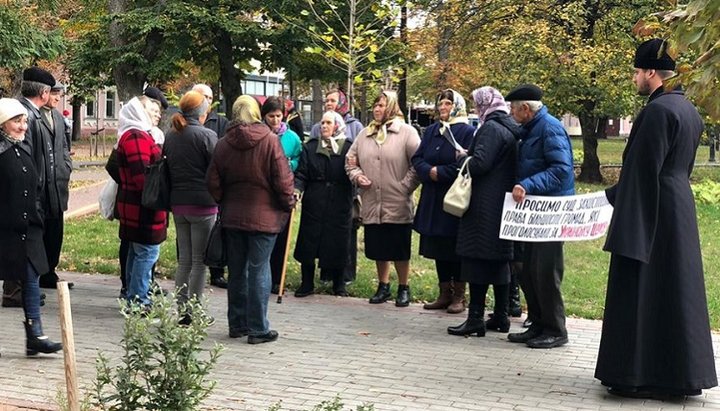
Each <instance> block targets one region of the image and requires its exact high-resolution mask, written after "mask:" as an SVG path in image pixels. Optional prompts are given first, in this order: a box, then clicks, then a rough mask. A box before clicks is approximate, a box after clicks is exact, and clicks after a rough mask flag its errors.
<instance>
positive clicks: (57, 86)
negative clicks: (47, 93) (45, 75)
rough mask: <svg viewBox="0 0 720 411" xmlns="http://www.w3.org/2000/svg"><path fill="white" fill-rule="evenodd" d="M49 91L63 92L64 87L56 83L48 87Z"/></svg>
mask: <svg viewBox="0 0 720 411" xmlns="http://www.w3.org/2000/svg"><path fill="white" fill-rule="evenodd" d="M50 90H52V91H58V90H61V91H62V90H65V85H64V84H63V83H61V82H59V81H58V82H56V83H55V84H53V85H52V86H51V87H50Z"/></svg>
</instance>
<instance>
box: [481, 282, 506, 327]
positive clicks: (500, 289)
mask: <svg viewBox="0 0 720 411" xmlns="http://www.w3.org/2000/svg"><path fill="white" fill-rule="evenodd" d="M509 290H510V286H509V285H507V284H504V285H497V284H493V293H494V294H495V309H494V310H493V316H492V318H490V319H489V320H487V321H486V322H485V328H486V329H488V330H493V331H500V332H501V333H506V332H510V320H509V319H508V304H507V301H508V292H509Z"/></svg>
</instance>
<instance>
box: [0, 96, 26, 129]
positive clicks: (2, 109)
mask: <svg viewBox="0 0 720 411" xmlns="http://www.w3.org/2000/svg"><path fill="white" fill-rule="evenodd" d="M19 115H26V116H27V115H28V113H27V110H26V109H25V106H23V105H22V103H20V102H19V101H17V100H15V99H14V98H0V126H1V125H3V124H5V122H6V121H8V120H10V119H12V118H15V117H17V116H19Z"/></svg>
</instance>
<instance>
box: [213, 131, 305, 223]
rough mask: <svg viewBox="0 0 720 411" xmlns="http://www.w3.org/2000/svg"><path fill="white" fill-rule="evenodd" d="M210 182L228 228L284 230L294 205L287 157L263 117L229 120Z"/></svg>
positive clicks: (217, 150)
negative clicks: (240, 121) (247, 122)
mask: <svg viewBox="0 0 720 411" xmlns="http://www.w3.org/2000/svg"><path fill="white" fill-rule="evenodd" d="M207 184H208V189H209V191H210V194H211V195H212V196H213V198H214V199H215V201H217V202H218V203H219V204H220V209H221V210H222V225H223V228H231V229H236V230H243V231H251V232H260V233H279V232H280V231H282V229H283V228H284V227H285V224H287V221H288V217H289V211H290V210H291V209H292V208H293V206H294V205H295V199H294V197H293V191H294V190H293V174H292V171H290V166H289V165H288V160H287V157H285V153H284V152H283V149H282V147H281V146H280V140H279V139H278V137H277V136H276V135H275V134H273V132H272V131H270V129H269V128H268V126H266V125H265V124H263V123H255V124H250V125H243V124H235V125H230V127H229V128H228V130H227V133H226V134H225V137H223V138H222V139H220V141H219V142H218V144H217V147H216V148H215V153H213V157H212V161H211V162H210V167H209V168H208V172H207Z"/></svg>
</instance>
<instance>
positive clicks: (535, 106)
mask: <svg viewBox="0 0 720 411" xmlns="http://www.w3.org/2000/svg"><path fill="white" fill-rule="evenodd" d="M523 104H527V106H528V108H529V109H530V111H532V112H533V113H537V112H538V110H540V109H541V108H542V107H543V103H542V101H539V100H519V101H513V102H511V103H510V105H512V106H515V107H518V106H521V105H523Z"/></svg>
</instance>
